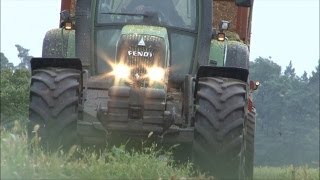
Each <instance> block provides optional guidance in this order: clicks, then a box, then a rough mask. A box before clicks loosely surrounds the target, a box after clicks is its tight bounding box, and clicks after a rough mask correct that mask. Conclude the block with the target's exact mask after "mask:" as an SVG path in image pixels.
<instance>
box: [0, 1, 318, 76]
mask: <svg viewBox="0 0 320 180" xmlns="http://www.w3.org/2000/svg"><path fill="white" fill-rule="evenodd" d="M59 11H60V0H1V46H0V47H1V52H3V53H4V54H5V56H6V57H7V58H8V59H9V60H10V61H11V62H13V63H14V64H18V63H19V61H20V60H19V58H18V57H17V50H16V48H15V46H14V45H15V44H20V45H22V46H23V47H24V48H27V49H30V51H29V54H30V55H32V56H35V57H40V56H41V51H42V40H43V38H44V35H45V33H46V31H47V30H49V29H52V28H56V27H58V23H59ZM259 56H261V57H265V58H267V57H269V56H271V57H272V60H273V61H274V62H276V63H277V64H279V65H281V66H282V69H284V68H285V66H287V65H288V64H289V62H290V60H292V63H293V66H294V67H295V68H296V72H297V74H298V75H302V73H303V71H304V70H306V71H307V72H308V74H309V75H310V73H311V71H313V70H314V69H315V66H316V65H317V62H318V59H319V58H320V57H319V0H255V4H254V11H253V21H252V37H251V60H254V59H255V58H257V57H259Z"/></svg>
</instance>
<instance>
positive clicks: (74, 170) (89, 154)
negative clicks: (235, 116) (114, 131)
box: [1, 130, 193, 179]
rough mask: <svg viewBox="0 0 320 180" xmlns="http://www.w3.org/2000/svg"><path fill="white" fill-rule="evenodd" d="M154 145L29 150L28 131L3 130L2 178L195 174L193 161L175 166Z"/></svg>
mask: <svg viewBox="0 0 320 180" xmlns="http://www.w3.org/2000/svg"><path fill="white" fill-rule="evenodd" d="M165 157H166V158H164V157H163V156H159V152H157V151H155V150H154V148H153V147H151V148H147V149H145V150H144V152H131V153H129V152H127V151H125V148H124V147H119V148H115V147H113V148H110V149H108V150H102V151H100V152H99V153H97V152H93V151H90V150H84V149H80V148H77V147H76V146H74V147H73V148H71V150H70V151H69V152H67V153H64V152H62V151H59V152H56V153H51V154H47V153H45V152H44V151H41V150H40V149H35V150H34V151H33V152H32V153H31V152H29V151H28V143H27V137H26V135H25V133H22V134H13V133H9V132H6V131H3V130H2V131H1V158H2V159H1V179H106V178H107V179H162V178H164V179H170V178H171V179H172V178H173V179H176V178H179V179H180V178H182V177H190V176H191V175H192V172H193V171H192V167H191V164H185V165H183V166H182V165H181V166H179V167H176V166H175V165H174V163H173V160H172V158H170V156H169V155H168V156H165Z"/></svg>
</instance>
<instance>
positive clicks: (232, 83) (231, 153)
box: [193, 77, 247, 179]
mask: <svg viewBox="0 0 320 180" xmlns="http://www.w3.org/2000/svg"><path fill="white" fill-rule="evenodd" d="M246 86H247V85H246V83H245V82H242V81H240V80H236V79H230V78H216V77H205V78H200V80H199V86H198V92H197V96H196V104H197V105H196V106H197V108H196V113H195V130H194V141H193V161H194V163H195V165H196V166H198V167H199V168H200V169H201V170H203V171H204V172H208V173H209V174H211V175H213V176H215V177H216V178H218V179H238V178H239V170H240V165H241V163H240V154H241V150H242V145H243V143H242V140H243V139H242V134H243V124H244V117H245V107H246Z"/></svg>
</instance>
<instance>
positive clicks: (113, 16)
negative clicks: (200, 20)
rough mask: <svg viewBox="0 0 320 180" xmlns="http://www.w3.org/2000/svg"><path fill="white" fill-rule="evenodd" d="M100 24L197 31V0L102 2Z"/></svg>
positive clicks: (99, 5) (122, 0) (121, 0)
mask: <svg viewBox="0 0 320 180" xmlns="http://www.w3.org/2000/svg"><path fill="white" fill-rule="evenodd" d="M97 13H98V14H97V16H98V17H97V23H98V24H154V25H160V26H169V27H175V28H182V29H188V30H195V26H196V2H195V0H100V1H99V4H98V12H97Z"/></svg>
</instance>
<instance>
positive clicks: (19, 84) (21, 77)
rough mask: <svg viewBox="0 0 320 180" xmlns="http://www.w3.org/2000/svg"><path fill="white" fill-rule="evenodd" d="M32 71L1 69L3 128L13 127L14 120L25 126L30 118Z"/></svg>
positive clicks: (0, 95)
mask: <svg viewBox="0 0 320 180" xmlns="http://www.w3.org/2000/svg"><path fill="white" fill-rule="evenodd" d="M29 87H30V71H29V70H27V69H15V70H13V69H9V68H8V69H1V92H0V98H1V126H4V127H7V128H9V127H12V124H13V121H14V120H19V121H20V122H21V123H22V124H23V125H24V124H25V122H26V119H27V118H26V117H27V116H28V104H29Z"/></svg>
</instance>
